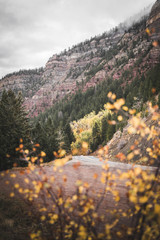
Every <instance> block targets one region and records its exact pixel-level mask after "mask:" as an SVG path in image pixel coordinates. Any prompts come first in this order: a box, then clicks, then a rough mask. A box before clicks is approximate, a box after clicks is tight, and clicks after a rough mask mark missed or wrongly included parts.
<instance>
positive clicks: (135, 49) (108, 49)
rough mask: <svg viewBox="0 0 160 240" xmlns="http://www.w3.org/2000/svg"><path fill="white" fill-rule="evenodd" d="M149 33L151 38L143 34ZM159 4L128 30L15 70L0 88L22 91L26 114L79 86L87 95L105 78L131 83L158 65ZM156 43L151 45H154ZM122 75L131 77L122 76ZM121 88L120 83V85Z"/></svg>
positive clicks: (159, 51)
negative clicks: (38, 66) (37, 66)
mask: <svg viewBox="0 0 160 240" xmlns="http://www.w3.org/2000/svg"><path fill="white" fill-rule="evenodd" d="M146 27H147V28H149V29H150V32H151V34H150V36H148V35H147V33H146ZM159 39H160V1H159V0H158V1H156V3H155V5H154V6H153V8H152V11H151V13H150V16H149V18H148V17H146V18H144V19H142V20H141V21H140V22H138V23H136V24H134V25H133V26H132V27H130V28H129V29H127V28H125V26H123V27H122V25H120V26H119V27H117V28H115V29H113V30H111V31H110V32H105V33H104V34H102V35H99V36H96V37H94V38H92V39H90V40H87V41H85V42H83V43H80V44H78V45H76V46H73V47H72V48H71V49H69V50H67V51H66V50H65V51H64V52H62V53H60V54H59V55H53V56H52V57H51V58H50V59H49V60H48V62H47V63H46V65H45V67H44V69H39V70H29V71H20V72H18V73H14V74H9V75H7V76H6V77H4V78H3V79H1V80H0V94H1V93H2V91H3V89H9V88H11V89H13V90H15V91H16V92H18V91H22V94H23V96H24V98H25V105H26V109H27V110H28V113H29V115H31V116H35V115H37V114H38V113H39V112H41V111H44V110H45V109H46V108H48V107H50V106H52V105H53V104H54V103H55V102H57V101H59V100H60V99H62V98H64V97H65V96H66V95H72V94H74V93H75V92H76V91H77V90H78V89H79V88H81V89H82V91H86V90H87V89H88V88H90V87H94V86H96V85H97V84H99V83H100V82H102V81H104V80H105V79H107V78H111V79H112V81H114V80H115V79H125V81H126V82H128V83H130V82H131V81H132V80H133V79H134V78H135V77H139V76H141V75H142V74H145V72H147V71H148V70H149V69H151V68H152V66H154V65H155V64H157V62H158V61H159V56H160V48H159V46H158V45H157V46H156V47H153V42H154V41H156V42H157V41H159ZM154 45H155V44H154ZM127 72H130V74H128V75H127ZM123 87H125V84H124V85H123Z"/></svg>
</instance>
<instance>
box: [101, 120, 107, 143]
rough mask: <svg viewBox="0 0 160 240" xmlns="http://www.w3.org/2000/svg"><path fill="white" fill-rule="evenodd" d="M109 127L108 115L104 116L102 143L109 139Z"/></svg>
mask: <svg viewBox="0 0 160 240" xmlns="http://www.w3.org/2000/svg"><path fill="white" fill-rule="evenodd" d="M107 128H108V122H107V119H106V117H103V118H102V133H101V136H102V143H105V142H106V141H107Z"/></svg>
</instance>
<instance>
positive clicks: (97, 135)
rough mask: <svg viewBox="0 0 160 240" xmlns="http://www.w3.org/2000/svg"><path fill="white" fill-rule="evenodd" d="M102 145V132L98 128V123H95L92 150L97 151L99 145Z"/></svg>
mask: <svg viewBox="0 0 160 240" xmlns="http://www.w3.org/2000/svg"><path fill="white" fill-rule="evenodd" d="M99 144H101V132H100V128H99V126H98V123H97V122H95V124H94V126H93V129H92V143H91V150H92V151H95V150H96V149H97V147H98V145H99Z"/></svg>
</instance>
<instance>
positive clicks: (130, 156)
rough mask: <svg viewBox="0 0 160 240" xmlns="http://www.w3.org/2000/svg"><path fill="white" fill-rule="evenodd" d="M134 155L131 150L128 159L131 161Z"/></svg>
mask: <svg viewBox="0 0 160 240" xmlns="http://www.w3.org/2000/svg"><path fill="white" fill-rule="evenodd" d="M133 157H134V154H133V153H132V152H131V153H129V154H128V155H127V160H128V161H130V160H131V159H132V158H133Z"/></svg>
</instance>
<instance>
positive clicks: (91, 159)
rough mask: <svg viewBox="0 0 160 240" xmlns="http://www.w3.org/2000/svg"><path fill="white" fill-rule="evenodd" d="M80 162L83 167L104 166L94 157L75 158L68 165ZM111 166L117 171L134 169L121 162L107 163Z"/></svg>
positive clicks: (145, 167)
mask: <svg viewBox="0 0 160 240" xmlns="http://www.w3.org/2000/svg"><path fill="white" fill-rule="evenodd" d="M77 162H80V163H81V165H83V166H90V165H91V166H97V165H98V166H102V165H103V164H104V162H103V161H100V160H99V158H98V157H94V156H83V155H81V156H73V157H72V160H71V161H69V162H67V165H71V164H74V163H77ZM107 163H108V164H109V167H110V168H116V169H123V170H127V169H131V168H133V165H132V164H126V163H120V162H111V161H108V162H107ZM134 167H140V168H141V169H143V170H144V171H145V170H146V171H147V170H148V171H155V170H156V168H155V167H149V166H141V165H134Z"/></svg>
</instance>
